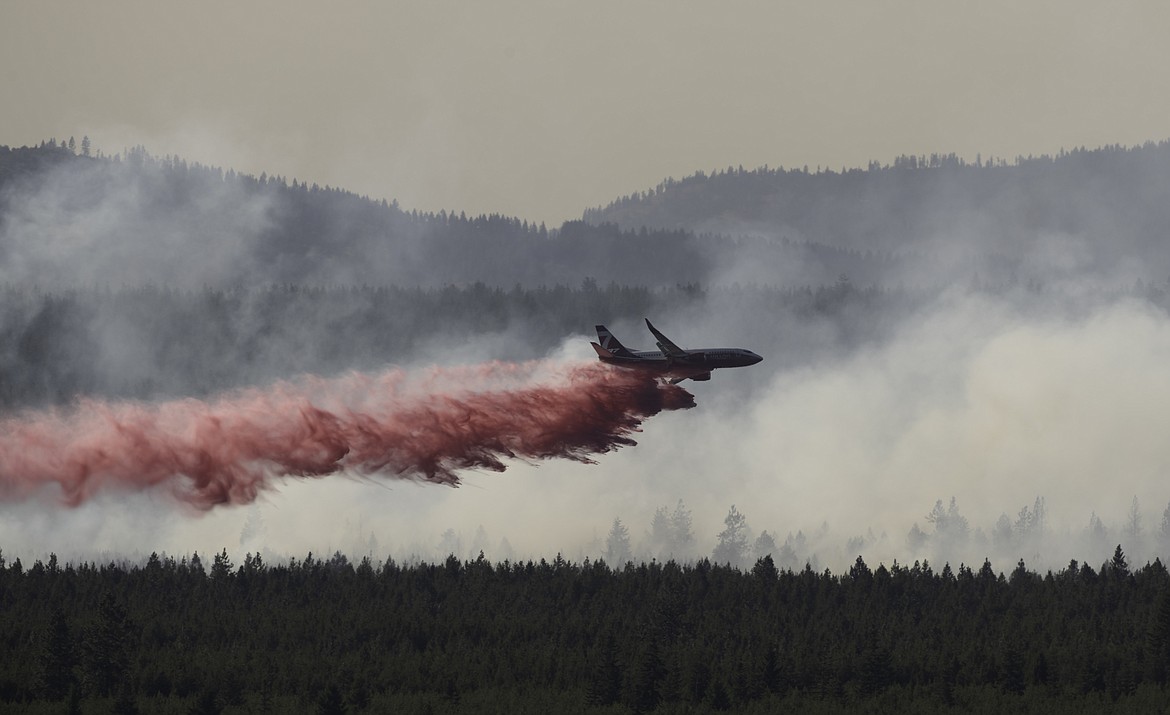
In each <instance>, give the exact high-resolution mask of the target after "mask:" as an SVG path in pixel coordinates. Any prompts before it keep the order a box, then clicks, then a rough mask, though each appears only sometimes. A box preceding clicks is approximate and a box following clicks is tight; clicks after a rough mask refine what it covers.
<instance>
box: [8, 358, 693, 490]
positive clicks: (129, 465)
mask: <svg viewBox="0 0 1170 715" xmlns="http://www.w3.org/2000/svg"><path fill="white" fill-rule="evenodd" d="M693 406H694V397H693V396H692V395H691V394H690V393H689V392H687V391H686V390H684V389H682V388H680V387H677V386H674V385H667V384H661V383H660V382H659V381H658V380H656V379H654V378H653V377H651V376H647V375H643V374H639V373H636V372H633V371H625V370H619V369H614V368H611V367H608V366H605V365H601V364H597V363H557V362H555V361H533V362H527V363H502V362H496V363H488V364H484V365H476V366H469V367H455V368H432V369H430V370H428V371H426V372H423V373H419V372H407V371H404V370H400V369H392V370H389V371H386V372H383V373H381V374H373V375H371V374H361V373H354V374H350V375H347V376H344V377H340V378H335V379H321V378H311V377H310V378H303V379H301V380H299V381H296V382H281V383H277V384H275V385H273V386H271V387H268V388H265V389H248V390H242V391H239V392H235V393H231V394H227V395H225V396H223V397H221V398H219V399H217V400H214V401H208V402H205V401H200V400H194V399H184V400H176V401H171V402H164V403H159V404H147V403H136V402H122V403H107V402H101V401H96V400H91V399H83V400H80V401H79V402H78V403H76V404H75V405H74V406H73V407H72V408H71V409H68V410H53V411H43V412H29V413H25V414H23V415H20V416H16V417H9V418H7V419H5V420H3V421H2V422H0V500H5V501H12V500H16V499H23V498H27V497H28V496H30V495H32V494H34V493H37V492H40V491H42V490H44V489H45V488H46V487H53V486H55V487H56V488H57V489H58V490H59V493H60V498H61V500H62V501H63V502H64V503H65V504H68V505H71V506H76V505H78V504H81V503H82V502H84V501H86V500H87V499H89V498H90V497H91V496H93V495H94V494H96V493H98V492H100V491H103V490H108V489H126V490H145V489H150V488H156V487H160V488H163V489H167V490H169V491H170V492H171V493H172V494H174V495H175V497H177V498H178V499H179V500H181V501H182V502H185V503H187V504H190V505H192V506H194V507H196V508H199V509H204V510H206V509H210V508H212V507H214V506H215V505H218V504H242V503H248V502H251V501H253V500H255V499H256V497H257V495H258V494H259V492H260V491H261V490H263V489H265V488H269V487H270V486H272V483H273V480H275V479H279V478H281V477H321V476H326V475H330V474H336V473H339V472H341V471H345V472H347V473H353V474H358V475H365V476H387V477H393V478H400V479H421V480H426V481H430V482H436V483H440V484H448V485H451V486H457V485H458V484H459V482H460V477H459V474H458V472H459V470H464V469H487V470H492V471H503V470H504V469H505V464H504V460H505V459H506V458H517V459H521V460H526V461H533V460H541V459H549V458H555V457H559V458H565V459H570V460H574V461H578V462H590V461H591V457H592V456H593V455H597V454H601V453H604V452H608V451H611V450H613V449H616V448H618V447H621V446H628V445H633V444H635V442H634V440H633V439H632V438H631V434H632V433H634V432H637V431H639V428H640V425H641V424H642V422H643V421H645V420H646V419H647V418H649V417H651V416H653V415H655V414H657V413H658V412H661V411H662V410H674V409H685V408H689V407H693Z"/></svg>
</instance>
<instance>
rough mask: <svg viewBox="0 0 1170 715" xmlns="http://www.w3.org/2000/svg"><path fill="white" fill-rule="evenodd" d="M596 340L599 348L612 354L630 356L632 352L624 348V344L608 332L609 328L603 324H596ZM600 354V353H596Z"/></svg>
mask: <svg viewBox="0 0 1170 715" xmlns="http://www.w3.org/2000/svg"><path fill="white" fill-rule="evenodd" d="M597 342H599V343H601V348H602V349H603V350H606V351H607V352H609V353H610V354H612V355H616V356H618V357H631V356H632V355H633V353H631V352H630V351H629V350H627V349H626V346H624V345H622V344H621V342H620V341H619V340H618V339H617V338H615V337H614V336H613V333H611V332H609V328H607V327H605V326H604V325H598V326H597ZM598 354H599V355H600V353H598Z"/></svg>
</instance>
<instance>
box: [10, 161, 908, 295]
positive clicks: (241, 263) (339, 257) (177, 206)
mask: <svg viewBox="0 0 1170 715" xmlns="http://www.w3.org/2000/svg"><path fill="white" fill-rule="evenodd" d="M0 258H2V260H0V283H8V284H15V285H36V286H38V287H41V288H50V289H61V288H69V287H76V286H81V287H90V286H99V287H100V286H110V287H113V288H120V287H122V286H130V287H133V286H142V285H162V286H170V287H178V288H201V287H204V286H212V287H222V288H235V287H241V286H255V285H272V284H278V285H285V284H299V285H325V286H349V285H357V286H361V285H368V286H390V285H393V286H421V287H442V286H444V285H449V284H456V285H468V284H472V283H476V282H482V283H484V284H486V285H489V286H497V287H503V288H511V287H513V286H515V285H517V284H519V285H522V286H543V285H562V284H563V285H570V286H576V285H580V284H581V283H582V281H584V280H585V279H586V278H593V279H594V280H596V281H597V282H599V283H600V284H602V285H607V284H609V283H611V282H613V283H617V284H619V285H637V286H652V287H653V286H675V285H680V284H682V285H686V284H692V283H702V284H712V283H714V284H732V283H734V282H736V281H741V280H742V281H743V282H754V283H761V284H766V285H812V286H816V285H822V284H826V285H833V284H834V283H835V282H836V280H837V279H838V278H839V276H841V275H842V274H846V275H849V276H850V277H851V278H852V279H853V280H854V281H855V282H856V283H858V284H870V283H877V282H881V281H882V280H883V279H884V278H885V277H887V275H888V274H889V272H890V265H889V260H890V257H889V256H888V255H886V256H877V255H874V254H872V253H866V252H862V251H850V250H844V249H841V248H836V247H833V246H830V245H825V244H816V243H807V242H803V241H789V240H787V239H785V238H779V239H777V238H775V237H763V238H761V237H752V236H747V237H732V236H725V235H714V234H703V233H696V232H693V231H689V230H679V229H675V228H663V229H657V228H655V229H649V230H647V229H645V228H641V227H634V228H631V229H623V228H621V227H619V226H618V225H617V224H614V223H601V224H594V223H586V222H583V221H570V222H566V223H565V224H563V225H562V226H560V227H559V228H552V229H549V228H546V227H545V226H544V225H537V224H534V223H529V222H527V221H525V220H523V219H519V218H513V217H507V216H502V215H498V214H493V215H481V216H474V217H469V216H466V215H464V214H462V213H459V214H456V213H454V212H451V213H448V212H446V211H441V212H439V213H437V214H436V213H420V212H418V211H405V210H403V209H401V208H400V207H399V206H398V205H397V203H396V202H393V201H387V200H384V199H382V200H374V199H370V198H367V197H363V196H358V195H355V194H353V193H350V192H347V191H344V190H341V189H337V188H331V187H321V186H317V185H315V184H313V185H306V184H302V183H298V182H296V181H293V182H292V183H291V184H290V183H288V182H287V181H285V180H284V179H283V178H280V177H272V176H267V175H265V174H261V175H260V176H258V177H257V176H252V175H247V174H239V173H236V172H234V171H232V170H230V169H229V170H224V169H219V168H215V167H209V166H204V165H201V164H197V163H189V162H187V161H186V160H183V159H180V158H177V157H165V158H158V157H154V156H151V155H150V154H148V153H147V152H146V150H145V149H142V148H141V147H139V148H135V149H131V150H128V151H125V152H123V153H122V154H120V155H116V156H89V155H85V154H78V153H77V152H75V151H74V150H71V149H68V148H66V147H64V146H62V145H58V144H57V143H56V142H46V143H43V144H42V145H40V146H37V147H21V148H10V147H0ZM745 268H747V269H750V270H746V271H745Z"/></svg>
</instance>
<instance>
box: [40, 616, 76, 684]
mask: <svg viewBox="0 0 1170 715" xmlns="http://www.w3.org/2000/svg"><path fill="white" fill-rule="evenodd" d="M75 665H77V649H76V645H75V644H74V642H73V635H72V634H71V633H70V632H69V622H68V620H67V619H66V618H65V612H64V611H63V610H61V608H60V607H58V606H54V607H53V610H52V613H51V614H50V616H49V628H48V631H47V632H46V634H45V639H44V650H43V651H42V653H41V687H42V689H43V691H44V693H45V696H46V697H47V698H49V699H50V700H60V699H62V698H64V697H65V696H66V695H68V694H69V691H70V690H71V689H72V688H73V686H74V685H75V684H76V682H77V678H76V677H75V676H74V674H73V666H75Z"/></svg>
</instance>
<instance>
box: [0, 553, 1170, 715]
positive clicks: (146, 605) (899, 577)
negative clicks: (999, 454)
mask: <svg viewBox="0 0 1170 715" xmlns="http://www.w3.org/2000/svg"><path fill="white" fill-rule="evenodd" d="M0 606H2V607H0V702H3V703H4V704H5V707H20V708H21V709H22V711H23V712H57V711H60V709H61V708H62V707H66V708H72V711H73V712H95V711H97V710H98V709H101V708H114V709H115V711H117V712H138V711H142V712H162V711H168V712H244V711H249V712H288V711H299V712H306V711H307V712H312V711H314V710H316V711H317V712H365V711H369V712H386V711H400V710H402V711H428V712H435V713H444V712H510V711H511V712H514V711H516V710H517V709H523V708H527V709H533V708H545V709H546V710H550V711H552V710H555V711H558V712H612V713H619V712H649V711H653V710H659V709H661V710H663V711H677V710H680V709H688V710H689V711H694V712H710V711H722V710H729V709H735V710H736V711H741V712H753V711H754V712H774V711H776V710H785V711H791V710H799V711H802V712H838V711H841V710H857V709H867V708H868V709H876V710H882V711H889V710H899V711H902V710H906V711H921V712H926V711H933V712H941V711H960V710H961V711H963V712H995V711H1002V710H1004V709H1013V710H1018V709H1023V708H1026V707H1035V706H1038V705H1039V704H1044V706H1045V707H1047V708H1049V709H1051V708H1052V707H1057V706H1059V707H1060V708H1061V709H1062V710H1064V711H1069V712H1080V711H1096V712H1100V711H1105V710H1109V709H1112V708H1114V707H1116V708H1118V709H1122V708H1128V709H1131V710H1133V709H1137V710H1141V709H1146V708H1155V707H1160V704H1164V702H1165V698H1166V695H1167V693H1166V681H1167V676H1168V674H1170V574H1168V573H1167V570H1166V568H1165V567H1164V566H1163V564H1162V563H1161V562H1160V561H1157V560H1155V561H1154V562H1152V563H1148V564H1146V565H1145V566H1142V567H1139V568H1134V567H1132V566H1131V565H1130V564H1129V562H1128V559H1127V557H1126V555H1125V553H1124V552H1123V551H1122V549H1121V547H1117V549H1116V550H1115V552H1114V555H1113V557H1112V558H1111V559H1110V560H1108V561H1106V562H1105V563H1104V564H1102V565H1101V566H1100V568H1093V567H1091V566H1089V565H1088V564H1079V563H1077V562H1075V561H1074V562H1072V563H1070V564H1069V565H1068V566H1067V567H1066V568H1064V569H1061V570H1059V571H1055V572H1054V571H1048V572H1046V573H1043V574H1041V573H1037V572H1034V571H1032V570H1029V569H1028V568H1027V566H1026V565H1025V564H1024V562H1023V561H1020V562H1019V563H1017V564H1016V565H1015V566H1014V567H1013V568H1011V569H1010V570H1009V571H1008V572H1006V573H1004V572H1000V571H997V570H996V569H995V568H994V567H993V566H992V565H991V563H990V562H988V561H984V562H983V563H982V564H981V565H978V566H968V565H965V564H960V565H958V566H957V567H953V566H951V565H950V564H944V565H943V566H942V568H941V569H936V568H935V567H934V566H932V565H931V564H929V563H927V562H921V563H920V562H915V563H914V564H913V565H910V566H906V565H902V564H898V563H896V562H895V563H893V564H891V565H889V566H887V565H884V564H883V565H878V566H877V567H876V568H874V567H871V566H870V565H869V564H867V563H866V562H865V561H864V560H863V559H862V558H860V557H858V558H857V560H856V561H855V562H854V563H853V565H852V566H851V567H850V568H849V569H848V570H846V571H845V572H843V573H839V574H834V573H831V572H830V571H828V570H825V571H822V572H817V571H815V570H814V569H812V568H811V567H810V566H807V565H806V566H805V567H804V568H803V569H799V570H790V569H779V568H777V567H776V566H775V564H774V562H773V560H772V559H771V557H769V556H765V557H763V558H761V559H759V560H757V561H756V562H755V564H754V565H753V566H752V567H751V568H750V569H747V570H740V569H737V568H732V567H727V566H721V565H719V564H716V563H712V562H711V561H710V560H707V559H702V560H699V561H698V562H695V563H693V564H686V565H680V564H678V563H676V562H674V561H666V562H659V561H652V562H650V563H641V564H638V565H635V564H633V563H627V564H625V565H624V566H611V565H610V564H608V563H607V562H606V561H604V560H597V561H589V560H584V561H582V562H580V563H573V562H569V561H566V560H565V559H563V558H561V557H560V556H559V555H558V556H557V557H556V558H554V559H552V560H551V561H549V560H544V559H541V560H540V561H535V562H534V561H525V562H508V561H504V562H498V563H492V562H490V561H488V560H487V559H486V558H484V557H483V556H482V555H480V556H479V557H478V558H476V559H473V560H466V561H461V560H459V559H457V558H455V557H454V556H451V557H449V558H448V559H447V560H446V561H445V562H442V563H412V564H400V563H397V562H395V561H393V560H390V559H388V560H386V561H385V562H383V563H381V564H377V565H376V564H375V563H373V562H372V561H371V560H370V559H369V558H365V559H362V560H361V561H360V562H358V563H356V564H355V563H352V562H350V561H349V560H348V559H347V558H346V557H344V556H342V555H341V554H335V555H334V556H333V557H332V558H329V559H320V558H316V557H314V556H313V555H312V554H310V555H308V556H306V557H305V558H304V559H291V560H289V561H287V562H285V563H275V564H269V563H266V562H264V561H263V560H262V559H261V558H260V557H259V556H256V555H251V554H249V555H248V556H246V557H245V558H244V560H243V563H241V564H238V565H236V564H234V563H233V562H232V561H231V559H230V558H229V556H228V555H227V553H226V551H224V552H221V553H220V554H217V555H215V556H214V557H213V558H212V559H211V560H210V562H209V563H205V562H204V559H203V557H200V556H199V555H198V554H195V555H192V556H191V557H189V558H188V557H182V558H178V559H176V558H174V557H171V556H166V555H161V556H160V555H157V554H153V555H151V557H150V558H149V559H148V560H147V561H146V562H145V563H142V564H126V563H123V564H117V563H110V564H106V565H97V564H94V563H78V564H72V563H68V564H60V563H58V562H57V559H56V557H54V556H50V557H49V559H48V560H47V561H46V562H41V561H37V562H35V563H33V564H32V565H31V566H26V565H24V564H22V563H21V561H20V560H19V559H15V560H13V561H11V562H10V563H9V562H7V561H5V560H4V559H3V557H2V556H0ZM914 709H916V710H914ZM105 711H108V710H105Z"/></svg>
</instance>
